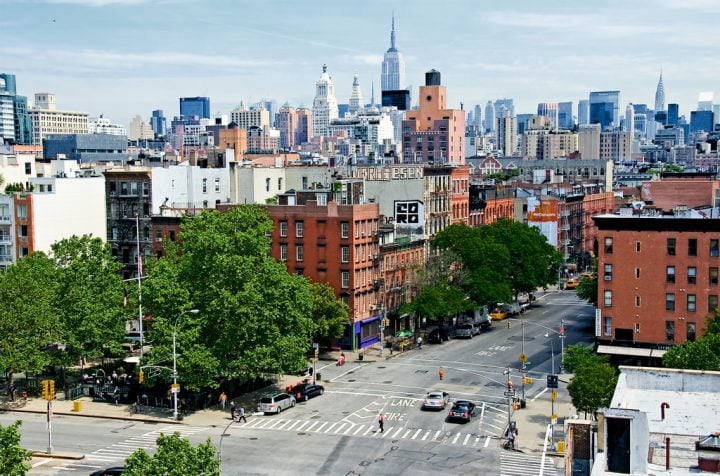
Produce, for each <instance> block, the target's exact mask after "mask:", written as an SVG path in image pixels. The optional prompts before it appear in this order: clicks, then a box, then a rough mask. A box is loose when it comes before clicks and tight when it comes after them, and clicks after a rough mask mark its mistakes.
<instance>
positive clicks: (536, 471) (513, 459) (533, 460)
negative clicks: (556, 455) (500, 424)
mask: <svg viewBox="0 0 720 476" xmlns="http://www.w3.org/2000/svg"><path fill="white" fill-rule="evenodd" d="M541 469H542V472H541ZM561 474H563V473H562V472H561V471H560V470H558V469H556V468H555V465H554V463H553V461H552V460H551V459H548V458H546V459H545V464H544V465H543V464H542V456H541V455H526V454H523V453H518V452H516V451H502V452H501V453H500V476H560V475H561Z"/></svg>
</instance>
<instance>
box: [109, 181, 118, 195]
mask: <svg viewBox="0 0 720 476" xmlns="http://www.w3.org/2000/svg"><path fill="white" fill-rule="evenodd" d="M116 193H117V182H110V195H115V194H116Z"/></svg>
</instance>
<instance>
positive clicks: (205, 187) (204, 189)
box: [202, 178, 207, 193]
mask: <svg viewBox="0 0 720 476" xmlns="http://www.w3.org/2000/svg"><path fill="white" fill-rule="evenodd" d="M202 193H207V179H206V178H204V179H203V181H202Z"/></svg>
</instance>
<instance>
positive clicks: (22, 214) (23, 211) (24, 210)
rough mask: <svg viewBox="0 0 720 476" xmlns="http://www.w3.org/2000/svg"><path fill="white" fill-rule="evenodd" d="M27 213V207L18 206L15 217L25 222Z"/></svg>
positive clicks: (23, 205)
mask: <svg viewBox="0 0 720 476" xmlns="http://www.w3.org/2000/svg"><path fill="white" fill-rule="evenodd" d="M27 211H28V207H27V205H25V204H20V205H18V206H17V215H18V218H19V219H20V220H27Z"/></svg>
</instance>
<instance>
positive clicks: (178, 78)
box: [0, 0, 720, 125]
mask: <svg viewBox="0 0 720 476" xmlns="http://www.w3.org/2000/svg"><path fill="white" fill-rule="evenodd" d="M393 12H394V14H395V26H396V32H397V47H398V50H399V51H400V52H401V53H402V54H403V56H404V58H405V62H406V70H407V74H406V81H407V83H408V86H411V94H412V97H413V98H416V97H417V95H418V89H417V88H418V86H420V85H422V84H423V82H424V73H425V71H428V70H430V69H433V68H434V69H436V70H438V71H440V72H441V73H442V83H443V84H444V85H445V86H446V87H447V90H448V105H449V107H453V108H459V107H460V103H461V102H462V103H464V108H465V109H466V110H470V109H472V108H473V107H474V105H475V104H481V105H483V110H484V104H485V103H486V102H487V101H488V100H495V99H497V98H505V97H507V98H513V99H514V101H515V112H516V113H518V114H520V113H534V112H536V111H537V104H538V103H539V102H545V101H552V102H561V101H573V102H574V103H575V107H576V108H577V102H578V100H580V99H587V97H588V93H589V92H590V91H598V90H600V91H602V90H620V91H621V95H620V114H621V115H622V114H624V111H625V105H626V104H627V103H628V102H633V103H635V104H637V103H646V104H648V105H649V106H650V107H652V106H653V105H654V98H655V88H656V86H657V81H658V77H659V74H660V71H661V70H662V73H663V82H664V84H665V96H666V103H672V102H676V103H679V104H680V113H681V114H684V115H686V116H688V117H689V112H690V111H691V110H693V109H695V107H696V105H697V98H698V93H699V92H701V91H714V92H716V91H717V90H718V87H717V84H716V82H717V80H718V78H720V62H718V61H715V55H714V53H713V51H714V50H713V45H714V43H715V42H714V37H715V36H717V33H716V29H715V23H714V21H712V19H713V18H717V16H718V14H719V13H720V1H717V0H633V1H628V0H605V1H599V0H583V1H578V0H571V1H565V0H551V1H544V2H540V1H537V0H512V1H504V2H500V1H497V0H441V1H437V0H436V1H428V0H360V1H353V2H351V1H347V0H300V1H299V0H253V1H247V0H0V72H3V73H11V74H15V75H16V82H17V89H18V94H21V95H25V96H28V98H29V100H30V101H32V98H33V95H34V93H36V92H53V93H55V94H56V98H57V106H58V109H62V110H75V111H86V112H88V113H89V114H90V116H91V117H92V116H99V115H100V114H104V116H105V117H106V118H109V119H110V120H111V121H113V122H115V123H119V124H124V125H128V124H129V122H130V121H131V119H132V118H133V117H134V116H135V115H138V114H139V115H141V116H142V117H143V118H145V119H146V120H147V118H149V116H150V114H151V111H152V110H154V109H163V110H164V111H165V115H166V116H167V117H169V118H172V116H174V115H178V114H179V98H180V97H191V96H208V97H210V104H211V111H212V114H213V115H215V114H218V113H223V114H229V112H230V111H231V110H232V109H233V108H235V107H236V106H237V105H238V104H240V102H241V101H245V102H246V103H253V102H258V101H260V100H261V99H266V100H275V101H276V102H277V104H278V106H280V105H282V104H284V103H286V102H287V103H288V104H290V105H291V106H299V105H301V104H304V105H306V106H311V105H312V100H313V97H314V94H315V82H316V81H317V79H318V78H319V77H320V74H321V73H322V65H323V64H327V67H328V72H329V74H330V75H331V76H332V78H333V81H334V83H335V92H336V96H337V99H338V102H340V103H347V102H348V98H349V96H350V93H351V88H352V81H353V75H354V74H355V73H357V74H358V75H359V80H360V85H361V88H362V91H363V95H364V96H365V99H366V101H368V102H369V98H370V92H371V84H372V83H373V82H374V84H375V94H376V100H377V102H379V101H380V73H381V63H382V57H383V54H384V53H385V51H386V50H387V48H388V47H389V44H390V21H391V16H392V14H393ZM717 97H718V99H717V101H718V102H720V96H717Z"/></svg>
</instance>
